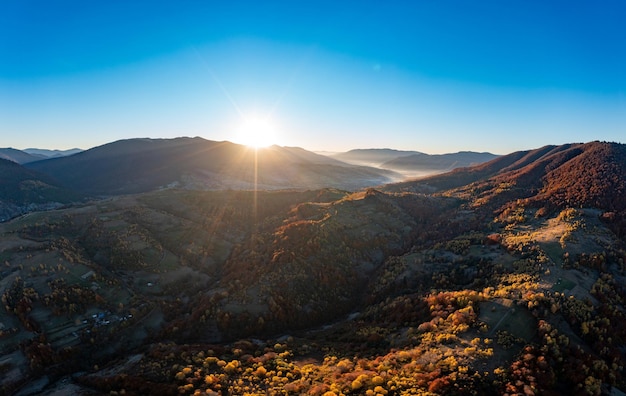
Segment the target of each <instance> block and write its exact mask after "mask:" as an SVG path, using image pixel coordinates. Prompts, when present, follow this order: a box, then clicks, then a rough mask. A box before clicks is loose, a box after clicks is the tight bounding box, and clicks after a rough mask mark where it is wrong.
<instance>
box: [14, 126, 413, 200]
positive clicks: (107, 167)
mask: <svg viewBox="0 0 626 396" xmlns="http://www.w3.org/2000/svg"><path fill="white" fill-rule="evenodd" d="M25 166H26V167H28V168H29V169H32V170H36V171H38V172H41V173H44V174H47V175H49V176H51V177H53V178H54V179H55V180H58V181H59V183H61V185H63V186H66V187H67V188H72V189H75V190H78V191H80V192H82V193H85V194H91V195H116V194H128V193H139V192H146V191H151V190H155V189H159V188H164V187H168V186H169V187H173V186H176V187H179V188H191V189H212V190H219V189H285V188H297V189H303V188H305V189H308V188H320V187H336V188H342V189H348V190H353V189H360V188H363V187H367V186H374V185H380V184H384V183H389V182H391V181H394V180H399V179H400V178H401V176H400V175H399V174H396V173H394V172H392V171H388V170H381V169H377V168H368V167H362V166H354V165H349V164H346V163H342V162H340V161H338V160H335V159H332V158H329V157H325V156H322V155H318V154H315V153H312V152H309V151H306V150H303V149H301V148H294V147H279V146H272V147H268V148H264V149H259V150H257V151H255V150H254V149H251V148H248V147H246V146H242V145H238V144H234V143H230V142H215V141H210V140H205V139H202V138H199V137H196V138H176V139H129V140H120V141H117V142H113V143H109V144H105V145H103V146H99V147H95V148H93V149H90V150H87V151H84V152H81V153H78V154H75V155H71V156H66V157H61V158H51V159H47V160H43V161H37V162H30V163H28V164H25Z"/></svg>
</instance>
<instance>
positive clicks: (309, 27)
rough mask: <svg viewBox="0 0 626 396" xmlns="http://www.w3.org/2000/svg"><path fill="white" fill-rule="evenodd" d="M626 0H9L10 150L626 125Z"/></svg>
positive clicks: (612, 130) (607, 135) (504, 134)
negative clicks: (253, 123) (250, 133)
mask: <svg viewBox="0 0 626 396" xmlns="http://www.w3.org/2000/svg"><path fill="white" fill-rule="evenodd" d="M624 20H626V2H623V1H620V0H615V1H612V0H603V1H599V2H598V1H584V2H582V1H563V2H560V1H559V2H557V1H540V0H536V1H535V0H519V1H515V0H510V1H509V0H507V1H502V0H494V1H478V0H477V1H467V0H463V1H445V0H442V1H425V0H424V1H419V0H415V1H395V2H394V1H351V2H348V1H311V2H309V1H284V2H272V1H269V2H266V1H250V2H237V1H228V2H226V1H224V2H216V1H168V2H166V1H158V0H153V1H132V0H107V1H96V0H93V1H84V0H81V1H63V0H59V1H45V0H42V1H28V0H4V1H2V2H0V147H15V148H22V149H23V148H27V147H39V148H59V149H64V148H72V147H80V148H90V147H93V146H97V145H100V144H104V143H107V142H111V141H114V140H118V139H125V138H131V137H154V138H160V137H177V136H202V137H204V138H207V139H211V140H231V141H233V140H236V132H237V130H238V128H240V127H241V125H242V123H243V119H244V118H246V117H250V116H252V115H255V114H256V115H257V116H259V117H269V119H270V123H271V125H272V128H274V132H275V139H276V142H277V143H278V144H281V145H289V146H300V147H304V148H306V149H309V150H327V151H345V150H348V149H352V148H374V147H377V148H382V147H390V148H396V149H405V150H418V151H423V152H428V153H443V152H454V151H459V150H474V151H491V152H494V153H500V154H504V153H508V152H512V151H515V150H525V149H530V148H536V147H540V146H543V145H545V144H562V143H567V142H587V141H591V140H608V141H621V142H625V138H624V136H626V23H624Z"/></svg>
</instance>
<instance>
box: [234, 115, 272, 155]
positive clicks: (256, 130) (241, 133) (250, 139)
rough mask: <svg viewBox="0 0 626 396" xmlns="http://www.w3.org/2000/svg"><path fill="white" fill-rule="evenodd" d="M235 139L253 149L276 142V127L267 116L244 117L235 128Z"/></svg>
mask: <svg viewBox="0 0 626 396" xmlns="http://www.w3.org/2000/svg"><path fill="white" fill-rule="evenodd" d="M237 141H238V142H239V143H241V144H245V145H246V146H249V147H253V148H255V149H258V148H263V147H268V146H271V145H272V144H275V143H276V128H275V126H274V125H273V124H272V123H271V121H270V120H269V119H268V118H262V117H256V116H252V117H246V118H245V119H244V120H243V122H242V123H241V125H240V126H239V128H238V130H237Z"/></svg>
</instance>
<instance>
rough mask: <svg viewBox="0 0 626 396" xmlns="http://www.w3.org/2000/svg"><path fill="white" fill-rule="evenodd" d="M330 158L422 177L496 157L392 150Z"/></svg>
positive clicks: (367, 151) (483, 154)
mask: <svg viewBox="0 0 626 396" xmlns="http://www.w3.org/2000/svg"><path fill="white" fill-rule="evenodd" d="M332 157H333V158H336V159H339V160H341V161H345V162H348V163H352V164H355V165H367V166H376V167H379V168H382V169H390V170H393V171H397V172H401V173H403V174H405V175H406V176H426V175H432V174H436V173H443V172H448V171H451V170H452V169H456V168H462V167H468V166H473V165H478V164H481V163H484V162H487V161H491V160H492V159H494V158H497V157H498V156H497V155H495V154H491V153H486V152H484V153H477V152H473V151H460V152H458V153H449V154H426V153H421V152H419V151H400V150H393V149H386V148H385V149H357V150H350V151H348V152H345V153H340V154H335V155H333V156H332Z"/></svg>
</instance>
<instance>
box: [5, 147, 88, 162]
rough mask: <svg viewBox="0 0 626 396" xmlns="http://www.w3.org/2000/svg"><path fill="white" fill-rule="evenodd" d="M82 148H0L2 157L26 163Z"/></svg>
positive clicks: (71, 152)
mask: <svg viewBox="0 0 626 396" xmlns="http://www.w3.org/2000/svg"><path fill="white" fill-rule="evenodd" d="M81 151H83V150H81V149H78V148H74V149H69V150H47V149H37V148H27V149H25V150H17V149H14V148H11V147H8V148H0V158H2V159H5V160H9V161H13V162H17V163H18V164H25V163H28V162H34V161H40V160H42V159H47V158H57V157H65V156H68V155H73V154H77V153H80V152H81Z"/></svg>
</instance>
